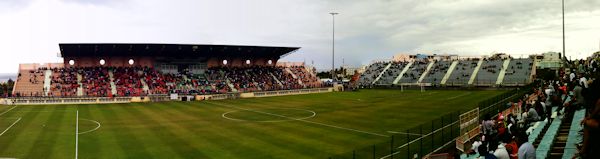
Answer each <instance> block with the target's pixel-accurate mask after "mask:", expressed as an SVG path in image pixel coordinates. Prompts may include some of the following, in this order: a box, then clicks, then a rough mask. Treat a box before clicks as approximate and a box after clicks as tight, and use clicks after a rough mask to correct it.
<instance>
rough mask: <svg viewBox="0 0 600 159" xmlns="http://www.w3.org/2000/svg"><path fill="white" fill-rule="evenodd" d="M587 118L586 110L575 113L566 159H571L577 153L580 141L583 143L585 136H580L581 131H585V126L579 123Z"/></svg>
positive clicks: (565, 152)
mask: <svg viewBox="0 0 600 159" xmlns="http://www.w3.org/2000/svg"><path fill="white" fill-rule="evenodd" d="M584 117H585V109H582V110H578V111H575V114H574V115H573V120H572V121H571V129H570V130H569V136H568V137H569V138H568V139H567V143H566V145H565V148H564V152H563V156H562V158H564V159H570V158H572V157H573V155H575V154H576V153H577V151H578V150H577V146H576V144H579V142H580V141H583V136H582V135H580V134H579V131H580V130H583V126H582V125H580V124H579V122H580V121H581V120H582V119H583V118H584Z"/></svg>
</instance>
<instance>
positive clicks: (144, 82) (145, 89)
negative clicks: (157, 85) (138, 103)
mask: <svg viewBox="0 0 600 159" xmlns="http://www.w3.org/2000/svg"><path fill="white" fill-rule="evenodd" d="M140 82H141V83H142V90H144V92H148V90H150V87H148V83H146V80H144V79H140Z"/></svg>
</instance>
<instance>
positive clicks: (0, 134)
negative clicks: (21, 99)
mask: <svg viewBox="0 0 600 159" xmlns="http://www.w3.org/2000/svg"><path fill="white" fill-rule="evenodd" d="M19 121H21V118H19V119H17V121H15V122H13V123H12V124H11V125H10V126H8V128H6V129H5V130H4V131H3V132H2V133H0V136H2V135H4V133H6V131H8V129H10V128H12V127H13V126H14V125H15V124H17V123H18V122H19Z"/></svg>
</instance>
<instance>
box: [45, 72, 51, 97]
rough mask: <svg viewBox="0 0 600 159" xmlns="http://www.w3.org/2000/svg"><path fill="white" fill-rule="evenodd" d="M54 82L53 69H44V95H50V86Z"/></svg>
mask: <svg viewBox="0 0 600 159" xmlns="http://www.w3.org/2000/svg"><path fill="white" fill-rule="evenodd" d="M51 84H52V70H46V71H44V95H45V96H48V93H50V88H51V87H50V86H51Z"/></svg>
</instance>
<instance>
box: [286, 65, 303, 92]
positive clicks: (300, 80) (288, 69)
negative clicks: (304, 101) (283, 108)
mask: <svg viewBox="0 0 600 159" xmlns="http://www.w3.org/2000/svg"><path fill="white" fill-rule="evenodd" d="M285 72H287V73H289V74H290V75H292V77H293V78H294V79H296V80H298V84H300V85H302V86H303V87H304V88H306V85H304V83H302V79H300V78H298V76H296V74H294V72H292V70H290V68H289V67H286V68H285Z"/></svg>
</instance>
